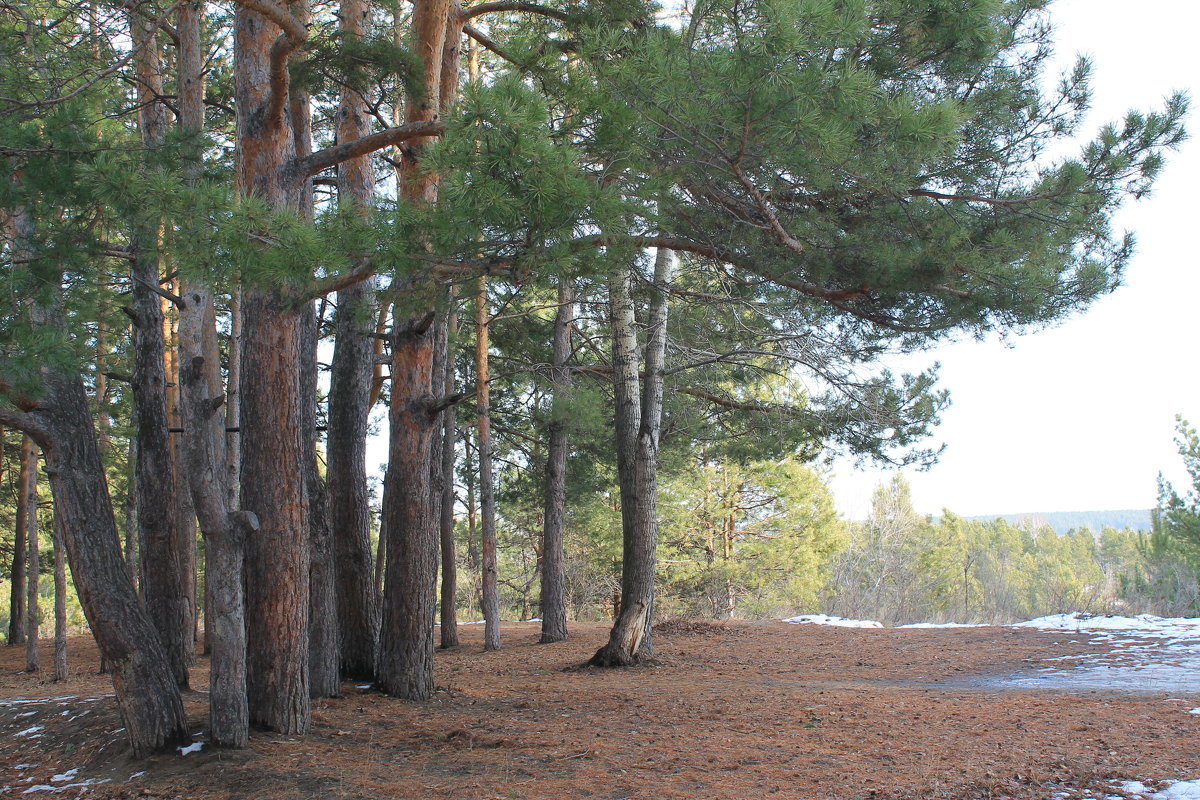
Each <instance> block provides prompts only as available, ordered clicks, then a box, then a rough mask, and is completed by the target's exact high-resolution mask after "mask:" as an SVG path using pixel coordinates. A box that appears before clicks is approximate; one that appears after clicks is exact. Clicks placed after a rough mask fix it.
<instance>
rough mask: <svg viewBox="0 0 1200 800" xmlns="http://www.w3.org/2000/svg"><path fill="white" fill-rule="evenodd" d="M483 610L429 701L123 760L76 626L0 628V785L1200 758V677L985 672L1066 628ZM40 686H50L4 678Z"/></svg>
mask: <svg viewBox="0 0 1200 800" xmlns="http://www.w3.org/2000/svg"><path fill="white" fill-rule="evenodd" d="M482 633H483V631H482V626H478V625H471V626H463V628H462V638H463V646H462V647H461V648H459V649H457V650H453V651H439V652H438V655H437V671H436V678H435V680H436V685H437V691H436V694H435V697H434V699H433V700H432V701H430V702H428V703H407V702H403V701H400V700H394V699H392V698H389V697H386V696H384V695H382V694H379V693H377V692H375V691H373V690H372V689H370V688H364V687H362V686H361V685H356V684H352V683H347V684H345V685H344V686H343V692H342V696H341V697H338V698H333V699H326V700H316V701H314V703H313V725H312V731H311V733H310V734H309V735H306V736H298V737H293V736H280V735H277V734H272V733H269V732H258V733H255V734H253V736H252V738H251V742H250V746H249V747H248V748H247V749H245V750H240V751H232V750H221V749H214V748H208V747H206V748H205V749H203V750H202V751H200V752H199V753H193V754H189V755H187V756H179V755H177V754H172V755H163V756H158V757H155V758H152V759H149V760H146V761H140V762H135V761H133V760H131V759H130V758H129V756H128V754H127V753H126V752H125V745H124V740H123V739H122V734H121V733H120V731H119V729H120V728H121V722H120V718H119V716H118V713H117V710H116V705H115V703H114V701H113V699H112V697H111V692H112V688H111V684H110V683H109V681H108V679H107V678H106V677H104V676H98V675H97V674H96V671H97V667H98V659H97V654H96V650H95V647H94V646H93V645H92V644H91V643H90V641H88V640H86V639H84V638H77V639H72V641H71V645H70V654H71V670H72V676H71V678H70V679H69V680H67V681H66V682H65V683H54V682H53V681H51V680H50V677H49V676H48V675H47V674H46V671H45V670H46V669H48V662H49V660H50V652H49V642H46V643H45V645H44V647H45V649H44V650H43V656H42V660H43V664H44V665H46V666H44V667H43V672H41V673H34V674H29V673H25V672H22V670H23V668H24V665H25V654H24V648H23V647H0V793H3V794H8V795H9V796H16V795H18V794H20V793H22V792H24V791H25V789H26V788H27V787H28V786H32V785H37V784H48V783H49V782H50V779H51V777H52V776H54V775H56V774H61V773H64V772H66V771H67V770H70V769H78V770H79V772H78V773H76V775H75V776H74V777H72V778H71V780H73V781H80V780H82V779H88V778H90V779H108V782H106V783H102V784H96V785H92V786H89V787H87V788H86V791H82V790H81V789H79V788H75V789H68V790H66V791H64V792H61V793H59V794H55V795H53V796H56V797H57V796H61V797H75V796H79V795H82V796H83V797H85V798H96V799H97V800H104V799H105V798H196V799H197V800H210V799H211V800H217V799H218V798H220V799H224V798H262V799H263V800H293V799H295V800H299V799H300V798H306V799H307V798H321V799H322V800H324V799H325V798H329V799H330V800H335V799H340V798H364V799H365V798H372V799H373V798H400V799H402V798H414V799H415V798H421V799H422V800H425V799H426V798H430V799H432V798H456V800H468V799H473V798H489V799H490V798H526V799H527V800H568V799H574V798H596V799H597V800H634V799H635V798H637V799H638V800H642V799H645V800H651V799H653V800H659V799H662V800H669V799H674V798H678V800H709V799H711V800H718V799H721V800H726V799H727V800H765V799H766V798H771V797H779V798H805V799H806V800H807V799H808V798H812V799H813V800H823V799H824V798H837V800H855V799H857V798H864V799H865V798H877V799H879V800H884V799H886V798H922V799H925V798H928V799H929V800H938V799H939V798H945V799H947V800H948V799H950V798H954V799H955V800H968V799H969V798H1018V799H1024V798H1030V799H1031V800H1033V799H1035V798H1036V799H1038V800H1042V799H1044V798H1049V797H1051V796H1052V795H1056V794H1057V795H1058V796H1059V797H1063V798H1073V797H1083V796H1085V794H1084V793H1085V792H1086V791H1089V790H1090V791H1091V792H1093V793H1097V794H1099V796H1104V795H1105V794H1107V795H1110V796H1118V797H1119V796H1121V792H1120V791H1119V790H1117V789H1114V788H1113V787H1112V785H1111V784H1110V783H1109V782H1110V781H1112V780H1115V779H1122V780H1134V779H1137V780H1142V781H1144V782H1147V783H1149V784H1151V785H1153V782H1154V781H1155V780H1161V779H1176V780H1181V779H1191V778H1196V777H1200V716H1195V715H1191V714H1189V713H1187V712H1188V709H1189V708H1191V707H1193V706H1197V705H1200V682H1198V684H1197V692H1198V693H1197V694H1195V695H1180V694H1178V693H1175V694H1173V695H1171V696H1167V695H1164V694H1135V693H1125V692H1119V691H1078V692H1069V691H1061V690H1059V691H1050V690H1025V689H1023V690H1016V689H1008V688H998V687H997V686H996V685H995V684H994V683H992V682H990V681H989V679H990V678H994V677H996V676H1002V675H1009V674H1020V673H1023V672H1028V671H1030V670H1035V669H1037V668H1038V667H1039V666H1046V665H1050V664H1053V665H1054V666H1056V667H1061V666H1062V665H1063V664H1064V663H1070V662H1069V660H1068V661H1066V662H1064V661H1063V660H1061V657H1063V656H1074V655H1084V654H1089V653H1096V652H1102V646H1101V645H1089V644H1088V642H1087V640H1086V637H1081V636H1073V635H1072V634H1063V633H1045V632H1039V631H1033V630H1014V629H1006V628H992V627H984V628H960V629H948V630H922V629H901V630H886V629H883V630H879V629H868V630H863V629H841V628H829V627H818V626H812V625H789V624H785V623H780V622H763V623H739V622H730V623H711V622H699V621H670V622H666V623H663V624H661V625H660V626H658V628H657V629H656V634H655V643H656V654H655V655H656V658H655V660H654V661H653V662H652V663H650V664H647V665H644V666H639V667H636V668H632V669H626V670H599V669H595V668H591V667H584V666H581V665H582V664H583V663H584V662H585V661H586V660H587V659H588V657H589V656H590V655H591V654H592V652H594V651H595V649H596V648H597V647H599V646H600V645H601V644H602V643H603V641H604V639H605V636H606V634H607V626H605V625H601V624H577V625H574V626H573V627H572V635H571V638H570V639H569V640H568V641H566V642H561V643H558V644H551V645H540V644H537V638H538V627H537V624H536V623H515V624H506V625H505V626H504V627H503V636H504V647H503V649H501V650H500V651H498V652H493V653H485V652H483V648H482ZM1047 659H1060V660H1055V661H1053V662H1050V661H1047ZM206 681H207V663H206V659H204V658H200V659H199V660H198V662H197V665H196V668H195V669H194V670H193V678H192V683H193V688H192V690H190V691H188V692H187V693H186V694H185V696H184V700H185V703H186V705H187V710H188V714H189V718H190V720H191V722H192V725H193V730H194V731H196V732H200V731H203V729H204V728H205V724H206V723H205V713H206V706H207V695H206V694H205V693H204V687H205V684H206ZM38 697H42V698H56V699H54V700H52V701H50V702H46V703H19V704H11V703H5V702H2V701H3V700H11V699H14V698H38ZM66 698H70V699H66ZM31 712H33V713H31ZM84 712H86V713H84ZM34 727H38V728H39V730H38V731H37V732H36V733H37V734H39V735H38V736H36V737H35V736H34V735H33V734H25V735H19V734H21V733H22V732H23V731H28V730H29V729H30V728H34ZM200 738H203V736H202V734H201V737H200ZM18 765H22V766H18ZM30 765H35V766H30ZM136 773H142V774H140V775H136V776H135V774H136ZM61 784H62V781H61V780H60V781H59V785H61ZM4 787H8V791H7V792H4V791H3V790H4ZM31 796H33V797H36V796H39V795H37V794H33V795H31ZM43 796H51V795H49V794H47V795H43Z"/></svg>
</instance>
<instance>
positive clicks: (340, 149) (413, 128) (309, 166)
mask: <svg viewBox="0 0 1200 800" xmlns="http://www.w3.org/2000/svg"><path fill="white" fill-rule="evenodd" d="M445 132H446V129H445V126H443V125H442V124H441V123H440V122H425V121H420V122H407V123H405V124H404V125H397V126H396V127H394V128H388V129H387V130H384V131H380V132H379V133H373V134H371V135H370V136H364V137H362V138H361V139H355V140H353V141H350V142H345V143H343V144H335V145H333V146H332V147H326V148H324V149H322V150H318V151H317V152H315V153H312V154H311V155H307V156H304V157H303V158H297V159H296V160H295V161H293V162H292V168H293V169H294V170H295V171H296V173H297V174H298V175H300V176H301V177H308V176H310V175H315V174H317V173H318V172H321V171H322V170H326V169H329V168H330V167H334V166H337V165H338V164H341V163H342V162H343V161H348V160H349V159H351V158H358V157H359V156H364V155H367V154H368V153H373V152H375V151H376V150H382V149H383V148H385V147H391V146H392V145H395V144H399V143H400V142H404V141H407V140H409V139H416V138H418V137H423V136H441V135H442V134H443V133H445Z"/></svg>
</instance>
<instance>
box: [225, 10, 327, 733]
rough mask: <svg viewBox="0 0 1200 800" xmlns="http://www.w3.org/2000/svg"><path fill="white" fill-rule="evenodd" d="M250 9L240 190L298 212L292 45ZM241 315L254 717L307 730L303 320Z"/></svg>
mask: <svg viewBox="0 0 1200 800" xmlns="http://www.w3.org/2000/svg"><path fill="white" fill-rule="evenodd" d="M247 5H249V4H247ZM247 5H239V6H238V10H237V14H236V19H235V24H234V93H235V100H236V104H237V156H236V164H235V176H236V186H237V189H238V191H239V193H240V194H241V195H242V196H251V195H252V196H256V197H258V198H260V199H261V200H263V201H264V202H266V203H267V204H268V205H270V206H271V207H272V208H274V209H277V210H280V211H288V210H292V211H295V210H299V209H300V197H301V186H300V181H299V179H298V176H297V175H296V174H294V169H293V168H292V165H293V161H294V157H295V154H296V140H295V137H294V134H293V130H292V124H291V117H290V114H289V108H290V101H289V98H288V97H287V81H286V76H285V75H284V76H281V75H280V74H278V73H279V68H280V67H282V66H286V60H287V55H286V53H287V52H288V49H289V44H288V40H286V39H285V38H284V37H282V36H281V33H282V31H281V29H280V28H279V27H278V26H277V25H276V24H275V23H273V22H269V21H267V19H265V18H264V17H262V16H260V15H259V14H258V13H257V12H255V11H252V10H249V8H247ZM277 43H279V44H278V47H276V45H277ZM291 46H292V47H294V46H295V45H294V44H293V45H291ZM273 48H275V49H274V52H275V58H274V59H273V58H272V52H273ZM281 54H282V55H281ZM241 320H242V342H241V381H240V395H241V418H240V422H239V426H238V427H239V429H240V431H241V476H240V478H241V507H242V508H243V509H244V510H246V511H250V512H252V513H254V514H255V515H256V516H257V518H258V519H259V520H260V523H261V527H260V529H259V531H258V532H257V534H256V535H254V536H252V537H249V545H248V547H247V549H246V586H247V591H246V636H247V659H246V662H247V693H248V701H249V708H250V721H251V722H252V723H254V724H258V725H261V726H263V727H265V728H268V729H270V730H275V731H279V732H281V733H293V734H295V733H304V732H306V731H307V730H308V728H309V724H310V714H311V706H310V700H309V686H308V588H309V587H308V569H309V559H308V520H307V503H308V501H307V497H306V492H305V482H304V457H303V447H302V442H301V435H300V417H301V402H302V401H301V391H300V315H299V311H298V309H297V303H296V301H295V299H294V298H291V297H286V296H284V295H283V294H282V293H281V291H280V290H278V289H266V288H253V289H251V288H247V289H246V291H245V294H244V296H243V298H242V308H241Z"/></svg>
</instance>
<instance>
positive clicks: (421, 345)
mask: <svg viewBox="0 0 1200 800" xmlns="http://www.w3.org/2000/svg"><path fill="white" fill-rule="evenodd" d="M432 321H433V317H432V314H430V315H427V316H426V317H424V318H421V319H410V320H409V321H408V322H406V323H405V324H403V325H402V326H400V327H399V329H398V330H397V331H396V334H395V338H394V340H393V344H392V385H393V387H395V386H403V387H406V389H405V391H404V393H403V394H397V393H395V392H394V391H393V395H392V404H391V409H390V412H389V423H390V425H389V427H390V430H391V436H390V443H389V445H390V446H389V458H388V471H387V475H386V477H385V478H384V493H383V517H384V523H383V525H384V527H385V528H386V529H387V531H388V538H387V563H386V566H385V577H384V590H383V591H384V604H383V619H382V624H381V626H380V641H379V662H378V665H377V668H376V674H377V680H378V682H379V686H380V688H381V689H383V691H385V692H387V693H388V694H390V695H392V696H394V697H402V698H404V699H406V700H428V699H429V698H430V697H431V696H432V695H433V622H434V606H435V601H436V594H437V592H436V586H437V558H438V531H437V527H436V520H435V519H434V516H433V496H432V480H431V473H430V462H431V459H432V454H433V438H434V436H435V435H436V434H437V428H436V426H435V424H434V421H435V415H434V413H433V404H434V402H435V398H434V397H433V396H432V391H431V390H432V385H433V375H432V372H433V331H432V329H431V323H432Z"/></svg>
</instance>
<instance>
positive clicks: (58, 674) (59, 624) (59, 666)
mask: <svg viewBox="0 0 1200 800" xmlns="http://www.w3.org/2000/svg"><path fill="white" fill-rule="evenodd" d="M53 535H54V680H55V681H65V680H66V679H67V562H66V551H65V550H64V549H63V534H62V517H61V516H60V515H59V513H58V510H57V509H55V512H54V531H53Z"/></svg>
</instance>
